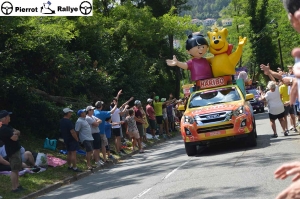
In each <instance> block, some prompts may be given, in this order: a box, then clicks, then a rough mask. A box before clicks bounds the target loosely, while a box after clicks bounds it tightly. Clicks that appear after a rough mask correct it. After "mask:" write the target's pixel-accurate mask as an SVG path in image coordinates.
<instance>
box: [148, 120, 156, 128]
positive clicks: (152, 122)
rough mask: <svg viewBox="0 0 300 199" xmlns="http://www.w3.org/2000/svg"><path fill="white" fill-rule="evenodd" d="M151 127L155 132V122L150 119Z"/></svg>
mask: <svg viewBox="0 0 300 199" xmlns="http://www.w3.org/2000/svg"><path fill="white" fill-rule="evenodd" d="M149 126H150V128H151V129H154V130H155V129H156V124H155V120H151V119H149Z"/></svg>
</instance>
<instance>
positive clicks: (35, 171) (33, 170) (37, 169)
mask: <svg viewBox="0 0 300 199" xmlns="http://www.w3.org/2000/svg"><path fill="white" fill-rule="evenodd" d="M40 170H41V168H33V169H31V171H32V172H34V173H37V172H39V171H40Z"/></svg>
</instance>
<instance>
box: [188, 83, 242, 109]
mask: <svg viewBox="0 0 300 199" xmlns="http://www.w3.org/2000/svg"><path fill="white" fill-rule="evenodd" d="M240 99H241V97H240V95H239V93H238V91H237V90H236V88H235V87H228V88H221V89H213V90H208V91H203V92H198V93H195V94H194V95H192V96H191V100H190V103H189V108H194V107H201V106H207V105H212V104H220V103H224V102H232V101H237V100H240Z"/></svg>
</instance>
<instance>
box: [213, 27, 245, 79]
mask: <svg viewBox="0 0 300 199" xmlns="http://www.w3.org/2000/svg"><path fill="white" fill-rule="evenodd" d="M207 34H208V37H209V40H210V43H209V51H210V53H212V54H213V55H214V56H213V57H209V58H207V61H208V62H209V63H210V66H211V68H212V73H213V76H214V77H220V76H225V75H234V74H235V67H236V65H237V63H238V62H239V60H240V58H241V56H242V51H243V46H244V45H245V43H246V41H247V38H246V37H244V38H242V37H239V45H238V47H237V49H236V51H235V52H233V53H231V50H232V48H231V46H230V44H228V42H227V39H226V38H227V36H228V30H227V29H226V28H223V29H222V30H219V29H218V28H215V29H214V31H213V32H208V33H207Z"/></svg>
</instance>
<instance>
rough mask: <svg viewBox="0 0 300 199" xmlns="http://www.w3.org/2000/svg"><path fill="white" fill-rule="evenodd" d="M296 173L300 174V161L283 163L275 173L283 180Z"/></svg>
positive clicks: (277, 177) (276, 176)
mask: <svg viewBox="0 0 300 199" xmlns="http://www.w3.org/2000/svg"><path fill="white" fill-rule="evenodd" d="M295 174H300V162H292V163H287V164H283V165H282V166H280V167H279V168H278V169H276V171H275V173H274V175H275V178H276V179H282V180H283V179H285V178H287V177H288V176H291V175H295ZM296 180H297V179H296Z"/></svg>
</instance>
